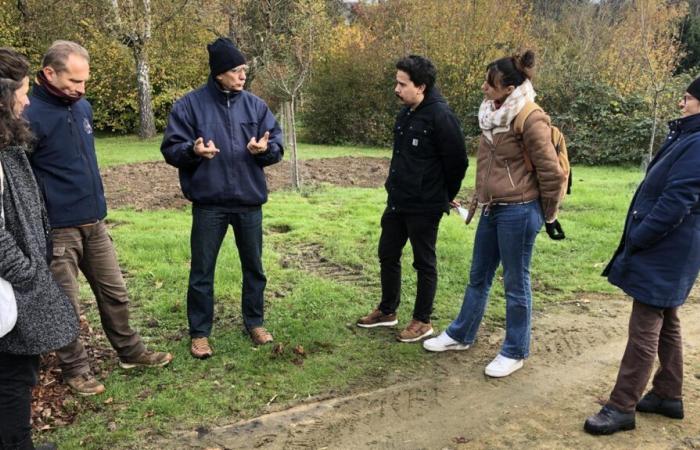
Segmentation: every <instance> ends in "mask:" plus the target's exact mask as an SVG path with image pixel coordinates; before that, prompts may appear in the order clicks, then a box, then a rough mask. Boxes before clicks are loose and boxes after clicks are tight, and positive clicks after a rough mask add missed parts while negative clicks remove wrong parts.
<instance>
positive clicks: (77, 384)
mask: <svg viewBox="0 0 700 450" xmlns="http://www.w3.org/2000/svg"><path fill="white" fill-rule="evenodd" d="M64 381H65V383H66V384H67V385H68V387H70V388H71V389H72V390H73V392H75V393H76V394H78V395H82V396H84V397H87V396H90V395H97V394H101V393H103V392H104V391H105V387H104V385H103V384H102V383H100V382H99V381H97V378H95V377H94V376H93V375H92V374H91V373H90V372H87V373H83V374H80V375H78V376H76V377H71V378H66V379H65V380H64Z"/></svg>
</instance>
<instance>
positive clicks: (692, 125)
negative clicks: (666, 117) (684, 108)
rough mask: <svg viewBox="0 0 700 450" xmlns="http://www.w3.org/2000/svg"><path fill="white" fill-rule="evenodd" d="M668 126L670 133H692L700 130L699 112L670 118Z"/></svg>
mask: <svg viewBox="0 0 700 450" xmlns="http://www.w3.org/2000/svg"><path fill="white" fill-rule="evenodd" d="M668 128H669V130H670V131H671V133H674V134H675V133H677V134H682V133H694V132H696V131H700V114H693V115H692V116H687V117H681V118H680V119H676V120H672V121H670V122H669V123H668Z"/></svg>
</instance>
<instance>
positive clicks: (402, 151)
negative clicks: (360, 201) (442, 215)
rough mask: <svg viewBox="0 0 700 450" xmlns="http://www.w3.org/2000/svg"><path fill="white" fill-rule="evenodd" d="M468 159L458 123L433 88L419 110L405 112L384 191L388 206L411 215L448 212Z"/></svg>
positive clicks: (398, 120)
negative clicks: (449, 203) (386, 195)
mask: <svg viewBox="0 0 700 450" xmlns="http://www.w3.org/2000/svg"><path fill="white" fill-rule="evenodd" d="M468 164H469V161H468V159H467V150H466V147H465V144H464V135H463V134H462V128H461V127H460V124H459V120H458V119H457V117H456V116H455V115H454V113H453V112H452V110H450V108H449V106H447V102H446V101H445V99H444V98H443V97H442V95H440V93H439V92H438V90H437V88H435V87H433V88H432V89H431V90H430V91H429V92H428V93H427V94H426V96H425V98H424V99H423V101H422V102H421V103H420V105H418V107H417V108H416V109H415V111H411V110H410V108H409V107H408V106H406V107H404V108H402V109H401V111H400V112H399V114H398V116H397V117H396V124H395V125H394V152H393V154H392V156H391V166H390V168H389V176H388V177H387V179H386V183H385V184H384V187H385V188H386V191H387V194H388V198H387V206H388V208H389V209H390V210H392V211H400V212H408V213H424V212H447V211H449V205H448V202H449V201H451V200H453V199H454V198H455V196H456V195H457V192H459V187H460V185H461V184H462V179H463V178H464V173H465V172H466V170H467V165H468Z"/></svg>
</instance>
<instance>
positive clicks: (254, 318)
mask: <svg viewBox="0 0 700 450" xmlns="http://www.w3.org/2000/svg"><path fill="white" fill-rule="evenodd" d="M229 225H231V226H232V227H233V233H234V237H235V240H236V247H237V248H238V257H239V258H240V261H241V269H242V271H243V292H242V295H241V303H242V307H241V310H242V311H243V322H244V324H245V326H246V328H247V329H249V330H250V329H251V328H255V327H258V326H261V325H262V324H263V319H264V313H263V310H264V300H263V293H264V291H265V285H266V284H267V278H266V277H265V273H264V272H263V267H262V209H260V208H258V209H256V210H253V211H247V212H238V213H228V212H222V211H216V210H211V209H204V208H200V207H197V206H193V207H192V235H191V238H190V246H191V248H192V265H191V269H190V281H189V288H188V289H187V319H188V321H189V325H190V336H191V337H208V336H209V334H211V327H212V322H213V321H214V271H215V268H216V258H217V257H218V256H219V249H220V248H221V243H222V241H223V240H224V236H226V231H227V230H228V226H229Z"/></svg>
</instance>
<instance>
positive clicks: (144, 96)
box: [132, 45, 156, 139]
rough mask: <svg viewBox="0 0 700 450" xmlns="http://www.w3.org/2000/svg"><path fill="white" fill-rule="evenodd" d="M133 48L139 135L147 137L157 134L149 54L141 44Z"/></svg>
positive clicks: (142, 137) (143, 137)
mask: <svg viewBox="0 0 700 450" xmlns="http://www.w3.org/2000/svg"><path fill="white" fill-rule="evenodd" d="M132 50H133V53H134V60H135V61H136V84H137V87H138V91H139V137H140V138H141V139H147V138H151V137H153V136H155V135H156V123H155V116H154V115H153V100H152V98H151V79H150V76H149V66H148V54H147V53H146V49H145V48H143V47H142V46H139V45H134V46H133V47H132Z"/></svg>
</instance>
